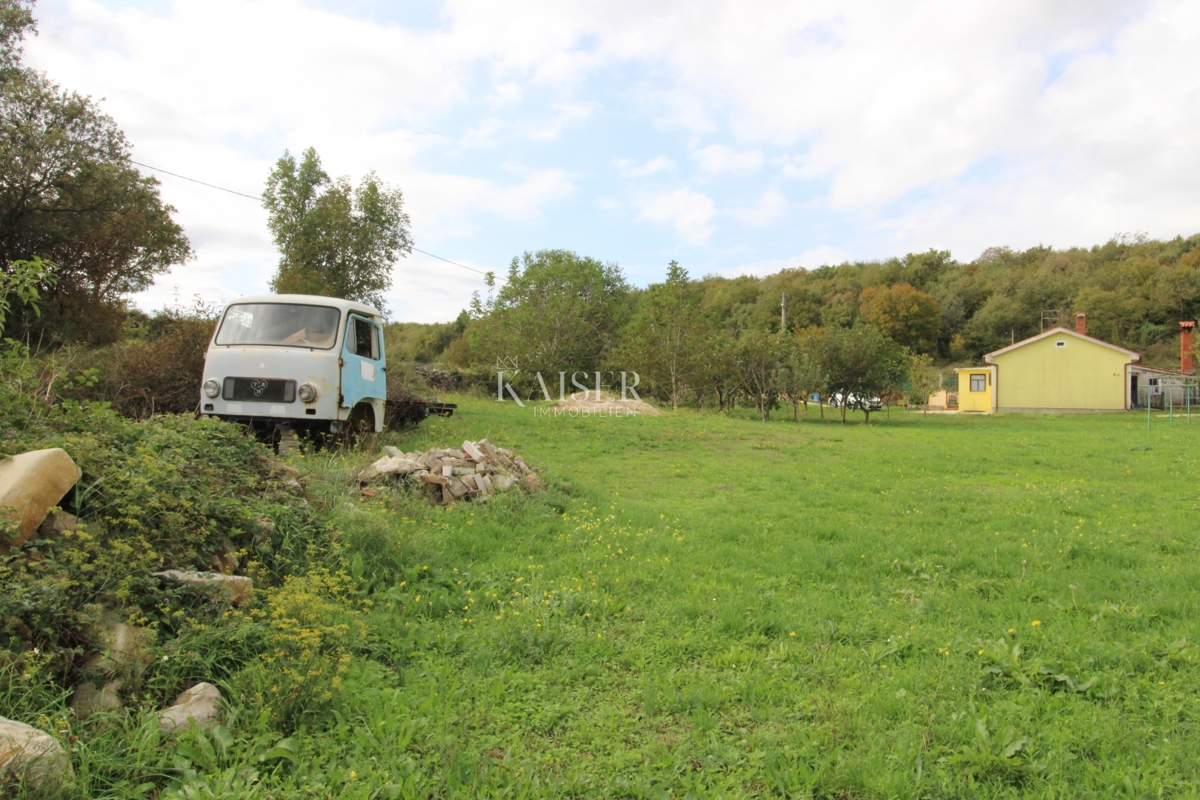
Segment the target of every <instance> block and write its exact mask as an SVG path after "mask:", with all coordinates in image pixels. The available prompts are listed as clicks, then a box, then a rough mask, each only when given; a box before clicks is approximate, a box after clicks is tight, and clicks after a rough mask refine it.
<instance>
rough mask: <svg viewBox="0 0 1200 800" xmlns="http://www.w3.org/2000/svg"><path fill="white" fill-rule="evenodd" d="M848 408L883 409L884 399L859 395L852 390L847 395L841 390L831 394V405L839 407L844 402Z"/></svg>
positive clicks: (862, 409) (861, 409) (863, 409)
mask: <svg viewBox="0 0 1200 800" xmlns="http://www.w3.org/2000/svg"><path fill="white" fill-rule="evenodd" d="M843 403H844V404H845V406H846V408H857V409H858V410H860V411H882V410H883V400H881V399H880V398H878V397H859V396H858V395H856V394H855V393H854V392H850V393H849V394H847V395H846V396H845V397H843V396H842V393H841V392H834V393H833V394H831V395H829V407H830V408H838V407H840V406H841V405H842V404H843Z"/></svg>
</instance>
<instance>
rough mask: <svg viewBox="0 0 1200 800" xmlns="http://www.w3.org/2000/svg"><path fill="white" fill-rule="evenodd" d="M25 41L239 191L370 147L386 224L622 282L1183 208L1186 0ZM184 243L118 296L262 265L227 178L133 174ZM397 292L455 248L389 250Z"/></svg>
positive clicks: (1124, 222)
mask: <svg viewBox="0 0 1200 800" xmlns="http://www.w3.org/2000/svg"><path fill="white" fill-rule="evenodd" d="M36 13H37V15H38V18H39V27H40V35H39V36H38V37H37V38H36V39H35V40H33V41H32V42H30V43H29V44H28V46H27V58H28V61H29V62H30V63H31V64H32V65H34V66H36V67H38V68H41V69H44V70H46V71H47V72H48V73H49V74H50V76H51V77H52V78H54V79H55V80H57V81H59V82H60V83H61V84H63V85H64V86H65V87H68V88H71V89H75V90H77V91H80V92H84V93H87V94H91V95H92V96H94V97H96V98H103V108H104V109H105V110H106V111H107V112H108V113H109V114H111V115H112V116H113V117H114V118H115V119H116V120H117V122H118V123H119V124H120V125H121V127H122V128H123V129H124V130H125V132H126V134H127V135H128V136H129V139H130V140H131V142H132V143H133V146H134V156H133V157H134V159H135V160H137V161H140V162H143V163H145V164H149V165H152V166H155V167H160V168H162V169H165V170H170V171H172V172H177V173H180V174H183V175H187V176H191V177H194V178H198V179H200V180H204V181H207V182H210V183H214V184H218V185H220V186H225V187H228V188H231V189H235V190H238V191H242V192H245V193H247V194H251V195H255V194H257V193H258V192H259V191H261V189H262V186H263V183H264V180H265V178H266V175H267V173H268V171H269V170H270V168H271V165H272V163H273V162H274V160H275V159H277V158H278V157H279V156H280V155H281V154H282V152H283V151H284V150H285V149H288V150H291V151H292V152H298V151H300V150H303V149H304V148H305V147H308V146H310V145H311V146H314V147H316V149H317V151H318V152H319V153H320V155H321V158H322V160H323V162H324V164H325V167H326V169H327V170H328V171H329V172H330V173H331V174H334V175H349V176H351V177H352V179H354V180H355V181H357V179H358V178H359V177H360V176H361V175H362V174H363V173H364V172H366V171H367V170H370V169H374V170H376V171H377V172H378V173H379V175H380V177H381V178H383V179H384V180H385V181H387V182H389V183H391V184H394V185H397V186H399V187H400V188H401V189H403V191H404V193H405V198H406V203H407V208H408V211H409V213H410V215H411V217H412V223H413V236H414V240H415V243H416V246H417V247H419V248H421V249H422V250H427V251H429V252H431V253H435V254H437V255H440V256H443V257H445V258H449V259H452V260H454V261H458V262H460V263H463V264H467V265H470V266H473V267H476V268H479V269H485V270H486V269H495V270H497V271H498V272H503V270H504V269H505V268H506V266H507V264H508V262H509V261H510V260H511V258H512V257H513V256H514V255H516V254H518V253H521V252H523V251H526V250H537V249H542V248H568V249H571V250H575V251H576V252H579V253H581V254H586V255H589V256H593V257H596V258H599V259H602V260H604V261H615V262H617V263H619V264H620V265H621V266H622V267H623V268H624V269H625V271H626V274H627V275H628V276H629V278H630V279H631V280H632V281H633V282H634V283H636V284H640V285H645V284H647V283H650V282H652V281H658V280H661V279H662V276H663V274H664V272H665V268H666V263H667V262H668V261H669V260H671V259H673V258H674V259H678V260H679V261H680V263H682V264H683V265H684V266H685V267H687V268H688V269H689V270H690V272H691V273H692V274H693V275H694V276H700V275H704V274H708V273H720V274H727V275H732V274H738V273H755V274H765V273H768V272H774V271H777V270H778V269H780V268H783V267H797V266H805V267H816V266H820V265H821V264H824V263H838V262H841V261H843V260H845V259H858V258H877V257H887V256H892V255H902V254H904V253H905V252H910V251H921V250H926V249H928V248H930V247H935V248H938V249H949V250H951V251H952V252H953V254H954V255H955V256H956V257H958V258H960V259H971V258H974V257H975V256H977V255H978V254H979V252H980V251H981V250H983V249H984V248H985V247H989V246H993V245H1003V244H1007V245H1010V246H1012V247H1019V248H1024V247H1029V246H1032V245H1036V244H1039V243H1040V244H1047V245H1053V246H1056V247H1068V246H1072V245H1090V244H1094V243H1099V242H1103V241H1105V240H1106V239H1108V238H1109V237H1111V236H1113V235H1114V234H1117V233H1121V232H1145V233H1148V234H1149V235H1151V236H1155V237H1173V236H1176V235H1185V236H1186V235H1191V234H1193V233H1196V232H1200V180H1197V179H1196V178H1197V176H1198V175H1200V136H1198V132H1200V3H1196V2H1195V0H1162V2H1152V1H1143V2H1119V1H1118V0H1055V2H1051V3H1048V2H1045V1H1044V0H1003V1H1001V2H983V1H980V2H974V1H972V2H963V0H910V1H908V2H903V3H897V2H894V1H889V0H874V1H873V0H854V1H853V2H851V1H849V0H847V1H846V2H832V1H831V2H816V1H814V2H800V1H799V0H780V1H778V2H775V1H774V0H729V1H728V2H715V1H713V0H677V1H676V0H655V1H654V2H645V0H610V1H609V2H605V1H604V0H589V1H588V2H565V1H563V0H557V1H553V2H552V1H549V0H547V1H544V2H534V1H533V0H508V1H507V2H495V0H446V1H445V2H436V1H435V0H411V1H410V2H386V1H384V0H379V1H377V2H371V1H370V0H341V1H340V2H337V1H335V0H308V1H307V2H305V1H304V0H178V1H176V2H171V1H170V0H40V1H39V3H38V6H37V9H36ZM160 177H161V180H162V192H163V195H164V197H165V198H166V199H167V201H168V202H170V203H171V204H173V205H174V206H175V207H176V208H177V209H178V216H177V218H178V220H179V222H180V223H181V224H182V225H183V226H184V228H185V230H186V232H187V234H188V236H189V237H190V239H191V241H192V244H193V247H194V248H195V250H196V253H197V258H196V259H195V260H194V261H192V262H190V263H188V264H186V265H184V266H181V267H178V268H176V269H175V270H174V271H173V272H172V273H171V274H170V275H167V276H164V277H162V278H161V279H160V280H159V281H158V284H157V285H156V287H155V288H154V289H152V290H151V291H149V292H147V293H146V294H145V295H143V296H140V297H139V298H138V302H139V304H140V305H142V306H143V307H146V308H148V309H149V308H157V307H160V306H162V305H164V304H167V303H170V302H172V300H173V298H174V297H175V296H176V294H177V293H178V294H179V295H180V296H182V297H183V298H185V299H186V298H188V297H190V296H192V295H194V294H199V295H201V296H203V297H205V298H207V299H209V300H225V299H228V298H231V297H235V296H237V295H240V294H247V293H253V292H261V291H264V290H265V288H266V284H267V281H268V279H269V278H270V276H271V274H272V272H273V270H274V267H275V263H276V259H277V255H276V253H275V251H274V248H273V246H272V244H271V241H270V239H269V237H268V234H267V231H266V224H265V214H264V212H263V211H262V210H261V208H260V207H259V206H258V205H257V204H256V203H255V202H254V201H252V200H247V199H244V198H241V197H237V196H235V195H232V194H226V193H223V192H219V191H215V190H212V189H208V188H205V187H202V186H198V185H195V184H191V183H188V182H186V181H183V180H179V179H177V178H173V177H170V176H165V175H164V176H160ZM394 279H395V285H394V288H393V290H392V292H391V293H390V295H389V301H390V307H391V311H392V315H393V317H394V318H396V319H401V320H415V321H437V320H445V319H450V318H452V317H454V316H455V315H456V314H457V313H458V311H459V310H460V309H462V308H463V307H465V305H466V304H467V303H468V302H469V299H470V295H471V292H472V291H475V290H478V289H481V288H483V282H482V279H481V278H480V276H478V275H476V274H474V273H471V272H468V271H466V270H462V269H459V268H457V267H454V266H450V265H449V264H445V263H442V262H439V261H436V260H434V259H432V258H429V257H427V256H424V255H421V254H416V253H414V254H413V255H412V256H410V257H409V258H406V259H402V260H401V261H400V262H399V263H398V264H397V265H396V268H395V271H394Z"/></svg>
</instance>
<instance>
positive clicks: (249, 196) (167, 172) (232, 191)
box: [129, 159, 493, 277]
mask: <svg viewBox="0 0 1200 800" xmlns="http://www.w3.org/2000/svg"><path fill="white" fill-rule="evenodd" d="M129 163H130V164H137V165H138V166H139V167H145V168H146V169H149V170H153V171H155V172H161V173H163V174H164V175H170V176H172V177H174V178H181V179H183V180H185V181H191V182H192V183H198V184H200V185H201V186H207V187H208V188H210V189H217V190H219V191H222V192H229V193H230V194H236V195H237V196H238V197H245V198H247V199H248V200H257V201H258V202H260V203H261V202H262V197H261V196H259V195H253V194H246V193H245V192H239V191H237V190H235V189H226V188H225V187H224V186H217V185H216V184H215V183H208V182H206V181H201V180H197V179H195V178H189V177H188V176H187V175H180V174H179V173H178V172H171V171H170V170H166V169H162V168H161V167H152V166H150V165H149V164H143V163H142V162H140V161H134V160H133V159H129ZM412 249H413V250H414V251H416V252H418V253H422V254H424V255H427V256H429V257H430V258H436V259H437V260H438V261H445V262H446V263H447V264H453V265H454V266H456V267H460V268H462V269H466V270H470V271H471V272H475V273H478V274H480V275H483V276H484V277H487V276H488V275H491V274H493V273H490V272H484V271H483V270H481V269H475V268H474V267H468V266H467V265H466V264H460V263H458V262H457V261H451V260H450V259H448V258H442V257H441V256H439V255H435V254H434V253H430V252H428V251H426V250H420V249H418V248H416V247H414V248H412Z"/></svg>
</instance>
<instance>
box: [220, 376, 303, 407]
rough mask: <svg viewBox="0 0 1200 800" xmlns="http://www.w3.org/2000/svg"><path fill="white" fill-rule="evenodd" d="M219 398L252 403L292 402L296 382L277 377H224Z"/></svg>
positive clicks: (294, 395)
mask: <svg viewBox="0 0 1200 800" xmlns="http://www.w3.org/2000/svg"><path fill="white" fill-rule="evenodd" d="M221 398H222V399H223V400H248V401H250V402H252V403H253V402H258V403H292V402H295V400H296V382H295V381H285V380H280V379H278V378H226V379H225V385H224V386H223V387H222V391H221Z"/></svg>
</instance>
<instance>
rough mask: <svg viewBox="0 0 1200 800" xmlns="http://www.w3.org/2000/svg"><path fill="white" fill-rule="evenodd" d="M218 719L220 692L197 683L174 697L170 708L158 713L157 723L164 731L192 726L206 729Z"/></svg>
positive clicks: (219, 713)
mask: <svg viewBox="0 0 1200 800" xmlns="http://www.w3.org/2000/svg"><path fill="white" fill-rule="evenodd" d="M220 719H221V692H220V690H219V689H217V687H215V686H213V685H212V684H211V683H197V684H196V685H195V686H193V687H192V688H190V689H188V690H187V691H186V692H184V693H183V694H181V695H179V697H176V698H175V702H174V703H172V704H171V707H170V708H164V709H163V710H162V711H160V712H158V722H159V724H160V725H161V726H162V728H163V730H166V731H173V730H175V729H177V728H184V729H186V728H190V727H191V726H192V725H198V726H200V727H201V728H207V727H209V726H210V725H213V724H214V723H216V722H218V721H219V720H220Z"/></svg>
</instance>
